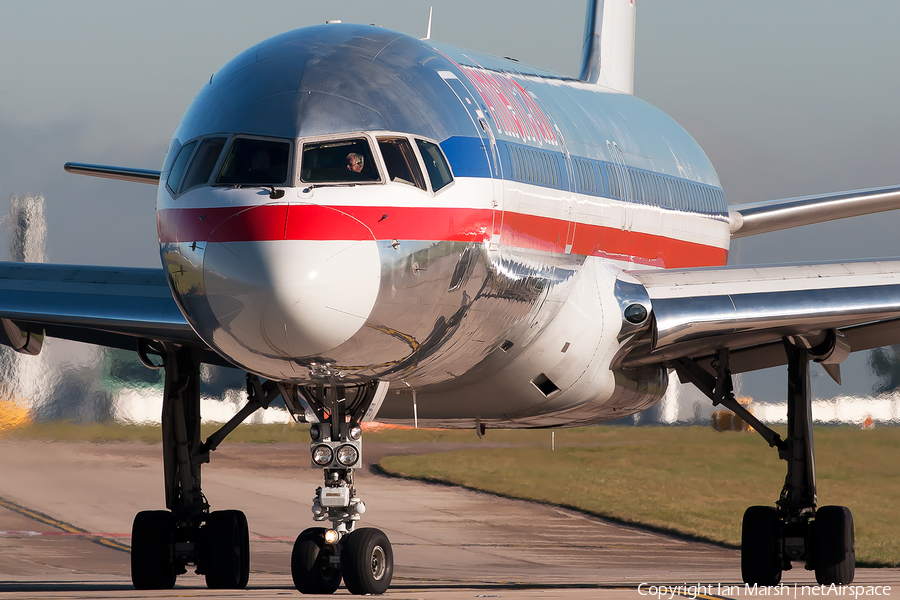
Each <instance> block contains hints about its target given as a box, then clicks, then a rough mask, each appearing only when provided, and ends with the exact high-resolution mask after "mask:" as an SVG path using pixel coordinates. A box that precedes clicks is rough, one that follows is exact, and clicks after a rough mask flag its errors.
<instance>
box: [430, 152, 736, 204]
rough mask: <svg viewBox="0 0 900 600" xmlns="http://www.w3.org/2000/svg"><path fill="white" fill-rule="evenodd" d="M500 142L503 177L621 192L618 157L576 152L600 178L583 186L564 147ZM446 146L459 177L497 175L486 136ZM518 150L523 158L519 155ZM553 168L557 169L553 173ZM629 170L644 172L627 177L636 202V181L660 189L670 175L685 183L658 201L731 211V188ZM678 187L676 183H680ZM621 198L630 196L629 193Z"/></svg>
mask: <svg viewBox="0 0 900 600" xmlns="http://www.w3.org/2000/svg"><path fill="white" fill-rule="evenodd" d="M496 143H497V150H498V154H499V158H500V162H501V169H502V171H503V179H504V180H506V181H519V182H524V183H528V184H530V185H536V186H538V187H545V188H551V189H558V190H564V191H575V192H577V193H579V194H585V195H588V196H596V197H603V198H615V197H616V196H615V195H613V194H611V193H610V192H609V190H610V181H609V177H608V172H609V170H611V169H614V168H616V167H615V165H613V163H610V162H607V161H602V160H598V159H595V158H587V157H580V156H572V157H571V158H572V159H573V163H574V161H576V160H582V161H585V163H586V165H585V166H587V167H588V168H589V169H591V170H592V173H593V176H594V179H593V181H594V183H595V184H596V191H592V190H589V189H581V188H582V187H583V186H580V185H578V184H577V183H576V182H577V180H578V177H579V175H578V173H577V170H576V169H574V168H573V171H575V180H576V181H573V182H570V181H569V174H568V169H567V168H566V158H565V155H564V154H563V153H562V152H560V151H558V150H545V149H542V148H535V147H533V146H529V145H527V144H514V143H511V142H506V141H503V140H497V142H496ZM440 146H441V149H442V150H443V151H444V154H445V155H446V156H447V160H448V161H450V166H451V168H452V169H453V174H454V175H455V176H456V177H480V178H489V177H491V165H490V163H489V162H488V161H489V160H490V159H489V157H490V150H489V149H487V148H485V143H484V142H483V141H482V140H481V139H480V138H474V137H463V136H454V137H451V138H448V139H446V140H444V141H443V142H441V144H440ZM513 156H516V157H517V158H515V159H513V158H512V157H513ZM513 160H516V161H517V166H516V167H514V166H513ZM573 167H574V164H573ZM548 169H549V170H552V173H551V172H550V171H548ZM628 170H629V172H630V173H633V174H635V175H636V176H637V177H638V179H637V180H636V181H634V182H633V181H632V180H631V179H630V178H629V179H628V181H627V182H626V185H627V186H628V187H629V189H630V190H631V196H632V198H631V200H632V201H633V202H635V203H639V197H640V195H641V194H640V193H639V192H638V190H636V189H633V187H634V186H635V185H640V186H642V189H645V188H650V189H652V190H653V191H657V190H658V188H656V187H655V186H664V185H665V184H664V181H665V180H668V181H669V182H670V183H672V184H677V185H679V186H680V187H679V188H678V191H672V192H669V191H667V192H666V194H665V196H661V195H659V194H658V193H657V194H655V195H654V200H655V202H653V204H655V205H657V206H661V207H662V208H668V209H672V210H683V211H687V212H696V213H701V214H712V215H717V216H721V217H727V216H728V206H727V204H726V202H725V194H724V192H723V191H722V188H720V187H717V186H713V185H708V184H703V183H699V182H697V181H693V180H691V179H685V178H680V177H673V176H671V175H665V174H662V173H656V172H653V171H648V170H646V169H637V168H635V167H628ZM619 172H621V171H619ZM642 175H643V176H647V177H648V178H649V179H648V178H645V179H640V176H642ZM582 181H584V179H582ZM672 189H673V190H674V189H675V188H674V186H673V188H672ZM669 193H672V194H673V196H674V197H670V196H669ZM704 194H705V196H704ZM644 195H646V194H644ZM651 195H653V194H651ZM618 199H620V200H624V198H618Z"/></svg>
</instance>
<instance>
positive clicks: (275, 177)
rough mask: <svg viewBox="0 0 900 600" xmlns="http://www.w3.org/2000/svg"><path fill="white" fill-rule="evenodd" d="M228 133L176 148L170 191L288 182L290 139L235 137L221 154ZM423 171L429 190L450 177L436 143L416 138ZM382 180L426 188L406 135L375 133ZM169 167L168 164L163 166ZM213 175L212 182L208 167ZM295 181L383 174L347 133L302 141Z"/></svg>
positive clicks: (361, 142)
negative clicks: (341, 136)
mask: <svg viewBox="0 0 900 600" xmlns="http://www.w3.org/2000/svg"><path fill="white" fill-rule="evenodd" d="M227 141H228V138H226V137H219V136H214V137H208V138H203V139H199V140H192V141H190V142H188V143H186V144H184V145H183V146H181V148H180V149H179V150H178V153H177V155H175V158H174V160H173V161H172V163H171V166H170V169H169V176H168V177H167V179H166V187H167V188H168V189H169V191H170V192H172V194H174V195H178V194H183V193H184V192H186V191H188V190H190V189H193V188H195V187H199V186H201V185H206V184H210V183H211V184H212V185H246V186H282V185H289V184H290V181H289V179H290V177H289V171H290V169H289V167H290V165H291V164H292V161H291V149H292V144H291V142H288V141H276V140H264V139H257V138H246V137H235V138H234V140H233V141H232V143H231V146H230V147H229V149H228V152H227V153H225V157H224V159H222V161H221V166H220V167H219V169H218V171H215V169H216V165H218V164H219V161H220V158H221V156H222V154H223V150H224V148H225V146H226V143H227ZM415 146H416V148H418V150H419V153H420V154H421V157H422V164H423V165H424V166H425V173H426V174H427V176H428V180H429V181H430V182H431V189H432V190H433V191H434V192H437V191H438V190H440V189H442V188H444V187H445V186H447V185H448V184H449V183H451V182H452V181H453V175H452V173H451V172H450V166H449V164H448V163H447V159H446V158H445V157H444V153H443V152H442V151H441V149H440V147H439V146H438V145H437V144H435V143H432V142H429V141H427V140H421V139H415ZM378 148H379V150H380V151H381V156H382V159H383V160H384V165H385V166H386V167H387V179H388V180H390V181H392V182H397V183H403V184H406V185H410V186H413V187H417V188H419V189H421V190H426V191H427V184H426V180H425V175H424V174H423V173H422V169H421V168H420V167H419V159H418V158H417V155H416V152H415V151H414V150H413V145H412V144H411V143H410V141H409V139H408V138H405V137H401V136H385V137H379V138H378ZM167 166H168V165H167ZM214 171H215V172H216V173H217V175H216V176H215V179H214V180H213V181H212V182H211V181H210V178H211V177H212V176H213V172H214ZM300 180H301V181H302V182H304V183H316V184H323V183H359V182H380V181H382V180H383V179H382V176H381V174H380V173H379V169H378V166H377V164H376V162H375V160H374V158H373V153H372V149H371V148H370V146H369V141H368V139H367V138H364V137H360V138H350V139H344V140H332V141H327V142H313V143H307V144H304V145H303V152H302V160H301V165H300Z"/></svg>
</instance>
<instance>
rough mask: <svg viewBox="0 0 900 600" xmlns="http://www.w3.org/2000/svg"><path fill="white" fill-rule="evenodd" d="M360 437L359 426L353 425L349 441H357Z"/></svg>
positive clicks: (360, 428)
mask: <svg viewBox="0 0 900 600" xmlns="http://www.w3.org/2000/svg"><path fill="white" fill-rule="evenodd" d="M361 437H362V427H360V426H359V425H354V426H353V427H351V428H350V439H351V440H353V441H356V440H358V439H359V438H361Z"/></svg>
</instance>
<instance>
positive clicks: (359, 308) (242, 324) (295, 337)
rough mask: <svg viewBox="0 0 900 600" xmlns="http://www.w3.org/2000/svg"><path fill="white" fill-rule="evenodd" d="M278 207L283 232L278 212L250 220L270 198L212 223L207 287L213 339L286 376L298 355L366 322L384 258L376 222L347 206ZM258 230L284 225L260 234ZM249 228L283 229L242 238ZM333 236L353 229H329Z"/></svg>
mask: <svg viewBox="0 0 900 600" xmlns="http://www.w3.org/2000/svg"><path fill="white" fill-rule="evenodd" d="M278 208H279V209H281V210H282V211H283V212H284V214H285V217H284V226H283V228H282V231H283V233H282V232H281V231H279V227H280V224H281V221H280V219H281V217H280V216H278V217H276V218H277V219H279V220H278V222H277V224H276V225H277V226H269V225H267V226H265V227H263V228H259V227H254V226H253V223H254V222H256V221H259V220H260V219H261V218H262V217H264V216H265V213H267V212H268V213H273V211H272V210H271V207H258V208H255V209H251V210H250V211H246V212H250V213H252V212H254V211H257V214H256V215H252V214H250V215H248V214H245V213H241V215H237V216H236V217H234V218H240V219H241V220H242V221H244V224H243V225H241V226H237V225H238V224H237V223H232V224H231V225H229V224H228V222H227V221H226V222H225V223H223V224H222V226H220V227H217V228H216V230H214V231H213V232H212V234H211V236H210V239H209V242H208V243H207V246H206V249H205V252H204V259H203V274H204V288H205V289H204V291H205V295H206V300H207V303H208V306H209V309H210V310H211V312H212V316H213V317H214V319H215V323H216V330H215V331H214V332H213V334H212V338H213V339H212V341H213V345H215V346H216V347H218V348H219V349H220V350H222V351H223V352H225V354H226V355H228V356H230V357H232V358H234V359H235V360H237V361H238V362H239V363H240V364H242V365H243V366H245V367H247V368H249V369H252V370H255V371H257V372H261V373H266V374H269V375H270V376H275V375H281V376H290V375H291V374H293V369H295V365H296V364H297V359H302V358H304V357H312V358H319V357H325V358H327V356H328V353H329V352H330V351H331V350H332V349H334V348H337V347H338V346H340V345H341V344H343V343H344V342H346V341H347V340H349V339H350V338H351V337H353V335H354V334H355V333H356V332H357V331H359V329H360V328H361V327H362V326H363V325H364V324H365V322H366V319H367V318H368V316H369V314H370V313H371V311H372V308H373V306H374V305H375V299H376V297H377V295H378V288H379V284H380V280H381V262H380V259H379V255H378V247H377V244H376V242H375V239H374V237H373V236H372V234H371V232H370V231H369V230H368V228H366V227H365V226H363V225H362V224H361V223H360V222H359V221H358V220H356V219H355V218H353V217H351V216H349V215H347V214H346V213H342V212H340V211H336V210H333V209H327V208H324V207H296V208H297V209H298V210H297V211H296V214H295V212H294V209H295V207H294V206H291V207H290V209H289V210H288V209H287V207H283V206H282V207H278ZM301 211H302V212H301ZM278 214H280V213H278ZM248 223H249V225H248ZM261 231H268V232H277V233H278V234H279V235H278V236H274V235H271V234H270V235H257V234H258V233H260V232H261ZM234 232H241V233H240V234H236V233H234ZM248 237H250V238H252V237H278V239H250V240H248V239H240V238H248ZM335 237H344V238H350V239H328V238H335ZM234 238H238V239H234ZM323 238H324V239H323ZM301 362H302V361H301ZM275 364H278V365H279V367H278V368H277V369H275V368H274V365H275ZM263 367H264V368H263Z"/></svg>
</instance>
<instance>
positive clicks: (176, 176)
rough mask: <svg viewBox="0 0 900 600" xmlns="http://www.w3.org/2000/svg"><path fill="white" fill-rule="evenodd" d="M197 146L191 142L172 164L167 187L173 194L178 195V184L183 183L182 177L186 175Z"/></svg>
mask: <svg viewBox="0 0 900 600" xmlns="http://www.w3.org/2000/svg"><path fill="white" fill-rule="evenodd" d="M196 145H197V142H196V141H194V142H190V143H188V144H185V145H184V146H182V147H181V150H179V151H178V157H177V158H175V162H174V163H172V170H171V171H169V178H168V179H166V187H167V188H169V191H170V192H172V193H173V194H176V193H178V182H180V181H181V176H182V175H183V174H184V167H185V166H187V161H188V159H189V158H190V157H191V153H192V152H193V151H194V146H196Z"/></svg>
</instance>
